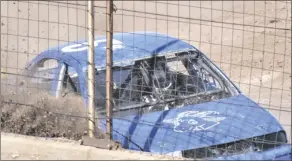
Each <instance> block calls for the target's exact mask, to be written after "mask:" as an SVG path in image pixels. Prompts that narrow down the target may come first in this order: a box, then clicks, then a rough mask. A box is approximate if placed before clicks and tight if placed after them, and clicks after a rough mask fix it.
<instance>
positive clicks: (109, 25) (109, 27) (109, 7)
mask: <svg viewBox="0 0 292 161" xmlns="http://www.w3.org/2000/svg"><path fill="white" fill-rule="evenodd" d="M112 39H113V1H112V0H108V1H107V4H106V114H107V118H106V136H107V138H108V139H110V140H112V104H111V102H112Z"/></svg>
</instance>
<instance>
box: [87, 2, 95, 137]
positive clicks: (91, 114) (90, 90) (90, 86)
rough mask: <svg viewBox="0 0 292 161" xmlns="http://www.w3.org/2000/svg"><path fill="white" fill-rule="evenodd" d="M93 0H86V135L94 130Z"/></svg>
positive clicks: (90, 135) (91, 135) (92, 134)
mask: <svg viewBox="0 0 292 161" xmlns="http://www.w3.org/2000/svg"><path fill="white" fill-rule="evenodd" d="M93 3H94V1H93V0H89V1H88V16H87V17H88V45H89V48H88V80H87V87H88V130H89V131H88V135H89V137H91V138H93V137H94V132H95V107H94V94H95V86H94V84H95V70H94V69H95V63H94V7H93Z"/></svg>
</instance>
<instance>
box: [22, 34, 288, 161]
mask: <svg viewBox="0 0 292 161" xmlns="http://www.w3.org/2000/svg"><path fill="white" fill-rule="evenodd" d="M94 46H95V65H96V66H95V76H96V77H95V80H96V82H95V88H96V93H95V106H96V112H97V113H98V115H99V116H100V117H101V118H105V115H106V112H105V102H106V101H105V95H106V92H105V91H106V89H105V84H106V83H105V67H106V38H105V37H104V36H98V37H96V39H95V41H94ZM87 50H88V43H87V42H86V41H85V40H84V41H76V42H72V43H68V44H64V45H60V46H58V47H55V48H52V49H49V50H47V51H44V52H42V53H41V54H39V55H38V56H37V57H36V58H34V59H33V60H32V61H31V62H29V63H28V65H27V70H28V71H29V75H30V79H31V80H30V81H31V82H33V84H36V85H37V86H39V87H41V88H45V90H47V91H48V92H50V93H51V94H52V95H55V96H56V97H60V98H62V97H64V99H65V97H67V96H69V95H70V94H73V95H79V96H80V97H82V98H83V99H84V102H85V104H86V103H87V100H88V99H87V98H88V94H87V91H88V89H87V86H86V83H87V81H86V78H87V65H88V62H87ZM112 69H113V91H112V92H113V101H112V107H113V134H112V137H113V139H114V140H115V141H117V142H119V143H121V144H122V146H123V148H125V149H131V150H137V151H145V152H151V153H157V154H166V155H172V156H178V157H184V158H194V159H223V160H235V159H243V160H249V159H252V160H254V159H264V160H270V159H276V160H277V159H278V160H285V159H287V160H291V145H290V144H288V141H287V136H286V132H285V131H284V129H283V127H282V126H281V124H280V123H279V122H278V121H277V120H276V119H275V118H274V117H273V116H272V115H271V114H270V113H269V112H268V111H267V110H265V109H264V108H263V107H260V106H259V105H258V104H257V103H255V102H254V101H252V100H251V99H250V98H248V97H247V96H245V95H244V94H243V93H242V92H241V91H240V90H239V89H238V88H237V87H236V86H235V85H234V84H233V83H232V82H231V81H230V79H229V78H228V77H227V76H226V75H225V74H224V73H223V72H222V71H221V70H220V69H219V68H218V67H217V66H216V65H215V64H214V63H213V62H212V61H211V60H210V59H208V58H207V57H206V55H204V54H203V53H202V52H201V51H200V50H198V49H197V48H196V47H194V46H192V45H190V44H188V43H186V42H184V41H181V40H179V39H176V38H174V37H170V36H168V35H164V34H160V33H154V32H134V33H115V34H113V68H112ZM64 108H66V107H64ZM105 124H106V122H105V119H101V120H100V124H99V128H101V129H102V130H104V131H105V130H106V125H105Z"/></svg>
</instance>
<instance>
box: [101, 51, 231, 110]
mask: <svg viewBox="0 0 292 161" xmlns="http://www.w3.org/2000/svg"><path fill="white" fill-rule="evenodd" d="M230 85H231V84H230V82H228V81H227V80H226V79H225V78H222V76H221V75H220V74H219V73H218V72H217V70H215V69H213V68H212V67H211V65H210V64H209V62H208V61H207V60H206V59H204V57H203V56H202V55H201V54H199V53H198V52H196V51H189V52H183V53H174V54H167V55H166V56H155V57H151V58H147V59H143V60H138V61H136V62H135V63H134V65H131V66H119V67H114V68H113V102H112V103H113V107H114V111H119V112H118V113H119V115H121V114H122V113H123V112H122V111H125V115H129V114H133V113H132V112H131V111H133V112H134V114H141V113H148V112H154V111H161V110H168V109H171V108H179V107H182V106H184V105H188V104H198V103H203V102H210V101H214V100H218V99H222V98H226V97H230V96H232V92H231V91H230ZM96 93H97V95H96V105H97V108H98V109H99V110H100V111H104V109H105V70H102V71H98V72H97V73H96ZM130 109H131V111H129V110H130Z"/></svg>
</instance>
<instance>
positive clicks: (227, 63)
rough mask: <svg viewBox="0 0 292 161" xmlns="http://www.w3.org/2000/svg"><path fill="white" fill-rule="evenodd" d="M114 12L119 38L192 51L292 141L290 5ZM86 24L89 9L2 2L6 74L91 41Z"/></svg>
mask: <svg viewBox="0 0 292 161" xmlns="http://www.w3.org/2000/svg"><path fill="white" fill-rule="evenodd" d="M76 3H78V5H76ZM114 4H115V6H116V8H117V9H118V10H117V11H116V12H115V14H114V31H115V32H132V31H155V32H160V33H166V34H168V35H170V36H174V37H177V38H180V39H182V40H184V41H186V42H189V43H191V44H193V45H195V46H196V47H197V48H198V49H200V50H201V51H202V52H204V53H205V54H206V55H208V56H209V57H210V58H211V59H212V60H213V61H214V62H215V63H216V64H217V65H218V66H219V67H221V68H222V69H223V71H224V72H225V73H226V74H227V75H228V76H229V77H230V78H231V80H232V81H233V82H235V83H236V85H237V86H238V87H239V88H240V89H241V90H242V91H243V92H244V93H245V94H246V95H247V96H250V97H251V98H252V99H253V100H254V101H255V102H257V103H259V104H261V105H263V106H264V107H265V108H266V109H268V110H269V111H270V112H271V113H272V114H273V115H274V116H275V117H276V118H277V119H278V120H279V121H280V122H281V124H282V125H283V127H284V128H285V130H286V131H287V132H288V136H289V139H290V141H291V2H289V1H287V2H285V1H280V2H277V3H276V2H274V1H266V2H265V1H258V2H253V1H235V2H229V1H223V2H221V1H213V2H210V1H202V2H200V1H190V2H188V1H169V2H164V1H158V2H150V1H149V2H148V1H147V2H143V1H134V2H131V1H124V2H120V1H115V2H114ZM95 5H96V6H98V7H95V30H96V34H97V35H98V34H102V35H104V34H105V29H106V26H105V20H106V18H105V2H102V1H95ZM178 17H179V18H178ZM222 22H223V23H222ZM86 23H87V14H86V3H85V2H84V1H80V2H78V1H68V2H65V1H60V3H57V2H50V3H48V2H38V1H30V2H25V1H21V2H16V1H1V71H2V72H3V71H4V72H10V73H17V72H22V69H23V67H24V65H25V64H26V63H27V62H28V61H29V60H31V59H32V58H34V57H35V56H36V55H37V54H39V53H40V52H42V51H44V50H47V49H49V48H51V47H54V46H57V45H58V44H62V43H66V42H69V41H73V40H78V39H84V38H86V37H87V31H86V28H85V26H86ZM10 81H11V79H9V75H7V74H1V84H2V89H1V91H3V88H7V89H9V90H12V89H13V87H9V85H8V84H9V83H11V82H10ZM16 89H17V88H14V89H13V90H16Z"/></svg>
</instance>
